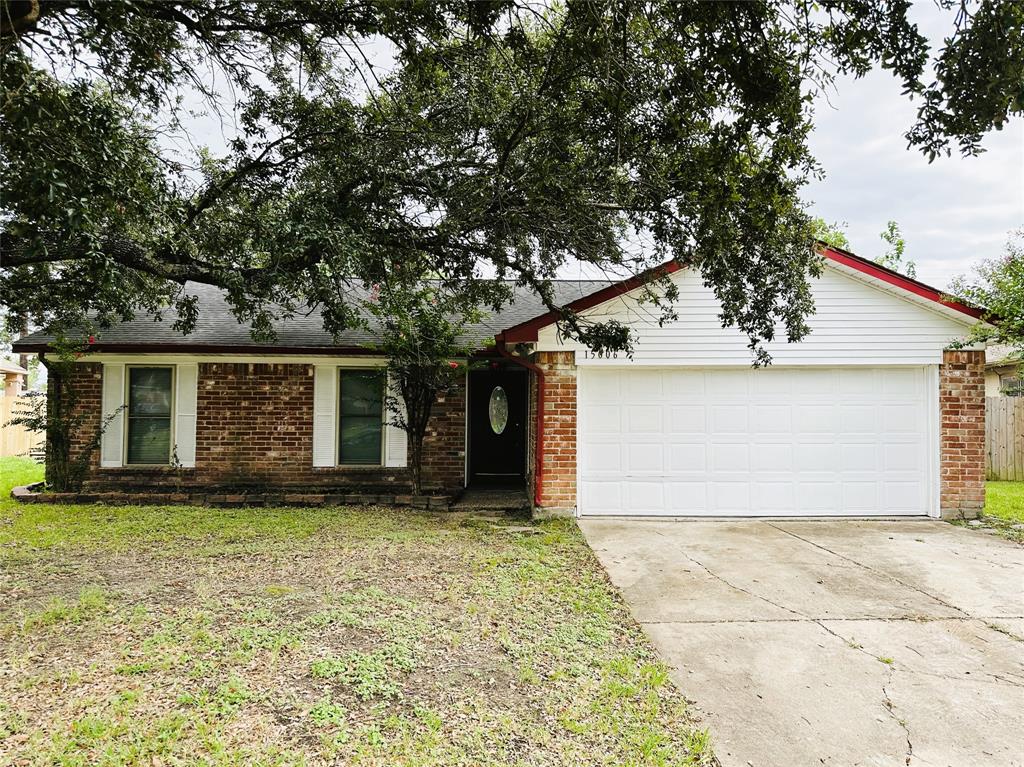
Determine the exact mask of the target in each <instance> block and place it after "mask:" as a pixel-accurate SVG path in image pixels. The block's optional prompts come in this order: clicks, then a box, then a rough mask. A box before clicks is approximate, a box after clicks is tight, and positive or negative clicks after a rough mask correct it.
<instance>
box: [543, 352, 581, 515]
mask: <svg viewBox="0 0 1024 767" xmlns="http://www.w3.org/2000/svg"><path fill="white" fill-rule="evenodd" d="M534 361H535V362H536V364H537V365H538V367H540V368H541V370H543V371H544V413H543V416H542V417H543V419H544V440H543V451H544V458H543V464H542V469H541V470H542V481H541V495H540V498H535V499H534V514H535V515H537V516H568V515H572V514H574V513H575V512H576V358H575V355H574V353H573V352H538V353H537V354H536V356H535V359H534Z"/></svg>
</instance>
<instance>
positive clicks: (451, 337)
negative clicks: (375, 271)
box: [369, 282, 478, 495]
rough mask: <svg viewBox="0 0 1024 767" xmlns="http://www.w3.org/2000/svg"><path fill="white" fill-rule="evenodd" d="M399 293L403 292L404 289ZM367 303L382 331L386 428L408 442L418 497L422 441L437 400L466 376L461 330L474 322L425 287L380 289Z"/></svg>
mask: <svg viewBox="0 0 1024 767" xmlns="http://www.w3.org/2000/svg"><path fill="white" fill-rule="evenodd" d="M403 287H404V286H403ZM375 295H376V300H372V301H370V302H369V307H370V311H371V312H372V314H373V315H374V316H375V317H376V318H377V320H378V321H379V322H380V324H381V327H382V330H383V343H382V344H381V348H382V351H383V352H384V354H385V355H387V359H388V364H387V375H388V382H389V390H388V392H387V395H386V397H385V403H386V406H387V410H388V412H389V413H390V416H391V418H390V422H391V423H392V425H394V426H397V427H398V428H400V429H401V430H402V431H404V432H405V433H406V435H407V436H408V451H409V453H408V465H409V469H410V472H411V474H412V490H413V493H415V494H417V495H420V494H422V493H423V440H424V438H425V437H426V433H427V426H428V425H429V423H430V416H431V414H432V413H433V409H434V405H435V404H436V403H437V400H438V398H439V397H440V396H442V395H444V394H446V393H448V392H451V391H454V390H455V388H456V386H457V382H458V379H459V378H460V377H461V376H463V375H464V374H465V363H460V362H459V361H458V360H459V359H460V358H463V359H465V358H468V357H469V355H470V354H471V352H472V351H473V349H472V348H469V346H468V345H467V343H466V340H465V339H466V336H465V334H464V327H465V324H466V323H467V322H472V321H474V320H475V319H478V318H477V317H474V316H473V312H475V311H476V310H475V308H472V307H470V308H469V309H468V310H467V309H466V308H465V307H462V306H460V304H461V302H460V301H459V299H458V297H455V296H445V295H444V293H443V292H442V291H440V290H438V289H437V286H436V285H435V284H432V283H430V282H424V283H421V284H420V285H419V286H418V287H417V288H416V289H415V290H404V289H398V290H396V289H394V286H392V285H388V284H385V285H383V286H381V287H380V288H378V290H377V291H376V292H375Z"/></svg>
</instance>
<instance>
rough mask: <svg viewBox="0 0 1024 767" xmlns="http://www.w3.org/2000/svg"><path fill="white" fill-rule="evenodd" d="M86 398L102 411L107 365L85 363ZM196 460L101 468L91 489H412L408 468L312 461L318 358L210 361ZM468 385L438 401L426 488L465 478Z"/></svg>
mask: <svg viewBox="0 0 1024 767" xmlns="http://www.w3.org/2000/svg"><path fill="white" fill-rule="evenodd" d="M78 367H79V368H86V367H88V368H89V371H90V372H89V374H88V375H84V374H80V376H79V377H80V378H82V379H83V382H82V383H81V384H78V383H76V386H82V387H83V392H84V393H87V394H88V396H87V397H83V404H85V402H88V407H91V408H92V409H93V410H94V412H95V413H96V414H97V415H96V418H97V419H98V417H99V412H100V407H101V404H100V403H101V385H102V380H101V374H100V372H99V371H100V370H101V366H100V365H98V364H95V363H90V364H89V365H84V364H80V365H79V366H78ZM196 412H197V418H196V466H195V468H194V469H179V470H171V469H169V468H149V467H145V468H141V467H139V468H136V467H124V468H119V469H101V468H99V461H98V455H97V456H96V457H95V459H94V462H95V466H94V470H93V472H92V474H91V477H90V479H89V480H88V481H87V483H86V487H87V489H90V490H107V489H115V490H122V489H139V490H141V489H145V488H153V487H177V486H186V487H290V488H300V487H311V488H328V487H330V488H352V489H358V490H367V491H373V490H379V491H385V490H391V491H392V492H395V491H404V490H407V488H408V485H409V471H408V469H405V468H386V467H382V466H355V467H352V466H346V467H332V468H314V467H313V366H312V365H302V364H262V363H220V362H217V363H201V364H200V365H199V384H198V391H197V402H196ZM464 440H465V388H464V386H462V387H460V389H459V390H458V391H457V392H455V393H454V394H452V395H449V396H447V397H445V399H444V401H443V402H439V403H438V405H437V406H436V409H435V412H434V416H433V418H432V420H431V424H430V427H429V430H428V435H427V441H426V451H425V452H426V454H425V456H424V470H425V471H424V484H425V486H426V487H425V489H430V490H443V491H446V492H452V491H454V490H457V489H458V488H461V486H462V478H463V462H464V460H465V441H464Z"/></svg>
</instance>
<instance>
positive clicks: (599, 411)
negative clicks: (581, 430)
mask: <svg viewBox="0 0 1024 767" xmlns="http://www.w3.org/2000/svg"><path fill="white" fill-rule="evenodd" d="M580 417H582V418H583V419H584V421H585V422H586V424H587V433H589V434H595V435H597V434H621V433H622V413H621V411H620V410H619V409H618V407H616V406H613V405H584V406H583V407H581V408H580Z"/></svg>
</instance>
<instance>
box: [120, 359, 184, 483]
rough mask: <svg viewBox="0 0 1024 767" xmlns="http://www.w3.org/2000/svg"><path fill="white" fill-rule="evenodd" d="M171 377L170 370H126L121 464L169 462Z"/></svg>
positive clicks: (136, 368) (172, 376)
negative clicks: (125, 438)
mask: <svg viewBox="0 0 1024 767" xmlns="http://www.w3.org/2000/svg"><path fill="white" fill-rule="evenodd" d="M173 378H174V375H173V370H172V369H171V368H166V367H165V368H143V367H129V368H128V411H127V416H128V418H127V421H128V435H127V440H126V444H127V449H126V453H127V458H126V460H125V463H129V464H132V463H134V464H166V463H170V460H171V401H172V399H173V394H172V392H173V388H172V380H173Z"/></svg>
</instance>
